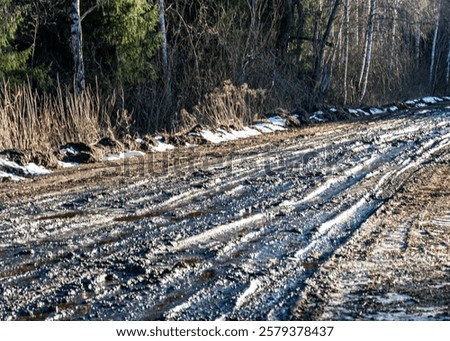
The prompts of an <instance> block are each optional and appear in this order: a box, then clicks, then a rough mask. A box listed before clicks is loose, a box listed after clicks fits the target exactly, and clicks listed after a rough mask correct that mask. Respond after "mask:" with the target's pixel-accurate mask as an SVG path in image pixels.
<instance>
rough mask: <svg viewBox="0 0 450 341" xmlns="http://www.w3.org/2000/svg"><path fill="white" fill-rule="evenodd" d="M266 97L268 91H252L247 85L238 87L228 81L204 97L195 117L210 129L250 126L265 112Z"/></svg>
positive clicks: (196, 120) (195, 111)
mask: <svg viewBox="0 0 450 341" xmlns="http://www.w3.org/2000/svg"><path fill="white" fill-rule="evenodd" d="M266 97H267V91H266V90H263V89H251V88H249V87H248V85H247V84H242V85H241V86H239V87H237V86H235V85H234V84H233V83H232V82H231V81H229V80H227V81H225V82H224V84H223V86H222V87H221V88H216V89H215V90H214V91H212V92H211V93H209V94H206V95H205V96H204V99H203V100H202V102H201V103H200V104H199V105H197V106H196V107H194V112H193V117H195V122H196V123H199V124H201V125H205V126H208V127H219V126H231V125H232V126H235V127H242V126H243V125H250V124H252V122H253V120H254V119H255V116H256V117H257V116H259V115H261V113H263V112H264V111H265V109H266Z"/></svg>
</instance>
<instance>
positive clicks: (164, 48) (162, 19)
mask: <svg viewBox="0 0 450 341" xmlns="http://www.w3.org/2000/svg"><path fill="white" fill-rule="evenodd" d="M165 8H166V6H165V3H164V0H159V27H160V30H161V38H162V42H161V55H162V63H163V69H164V70H163V73H164V81H165V92H166V98H167V102H168V103H169V105H170V103H171V102H172V90H171V88H172V84H171V76H170V67H169V52H168V45H167V29H166V14H165V12H166V9H165Z"/></svg>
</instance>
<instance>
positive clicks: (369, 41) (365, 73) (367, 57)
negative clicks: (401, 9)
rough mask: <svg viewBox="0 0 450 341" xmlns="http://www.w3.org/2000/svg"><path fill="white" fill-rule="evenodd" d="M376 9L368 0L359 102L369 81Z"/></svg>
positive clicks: (373, 1) (373, 0) (374, 0)
mask: <svg viewBox="0 0 450 341" xmlns="http://www.w3.org/2000/svg"><path fill="white" fill-rule="evenodd" d="M376 9H377V0H370V3H369V24H368V28H367V37H366V48H365V53H364V62H363V68H362V71H361V76H360V78H359V89H360V95H359V101H360V102H361V101H362V100H363V99H364V97H365V95H366V91H367V81H368V79H369V71H370V64H371V63H372V46H373V33H374V27H375V12H376Z"/></svg>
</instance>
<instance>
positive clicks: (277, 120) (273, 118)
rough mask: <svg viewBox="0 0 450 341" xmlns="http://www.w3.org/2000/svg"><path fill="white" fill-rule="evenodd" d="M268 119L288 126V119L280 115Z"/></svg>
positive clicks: (282, 125)
mask: <svg viewBox="0 0 450 341" xmlns="http://www.w3.org/2000/svg"><path fill="white" fill-rule="evenodd" d="M268 120H269V121H270V122H271V123H273V124H275V125H277V126H280V127H286V120H285V119H284V118H281V117H280V116H275V117H269V118H268Z"/></svg>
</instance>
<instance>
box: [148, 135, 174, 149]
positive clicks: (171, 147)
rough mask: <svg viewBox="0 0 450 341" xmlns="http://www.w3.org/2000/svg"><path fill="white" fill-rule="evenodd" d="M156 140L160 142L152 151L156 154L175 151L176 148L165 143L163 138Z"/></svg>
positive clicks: (156, 138) (159, 137) (157, 137)
mask: <svg viewBox="0 0 450 341" xmlns="http://www.w3.org/2000/svg"><path fill="white" fill-rule="evenodd" d="M155 140H156V141H157V142H158V145H157V146H153V147H152V151H154V152H165V151H168V150H172V149H175V146H173V145H171V144H167V143H164V141H163V138H162V136H155Z"/></svg>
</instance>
